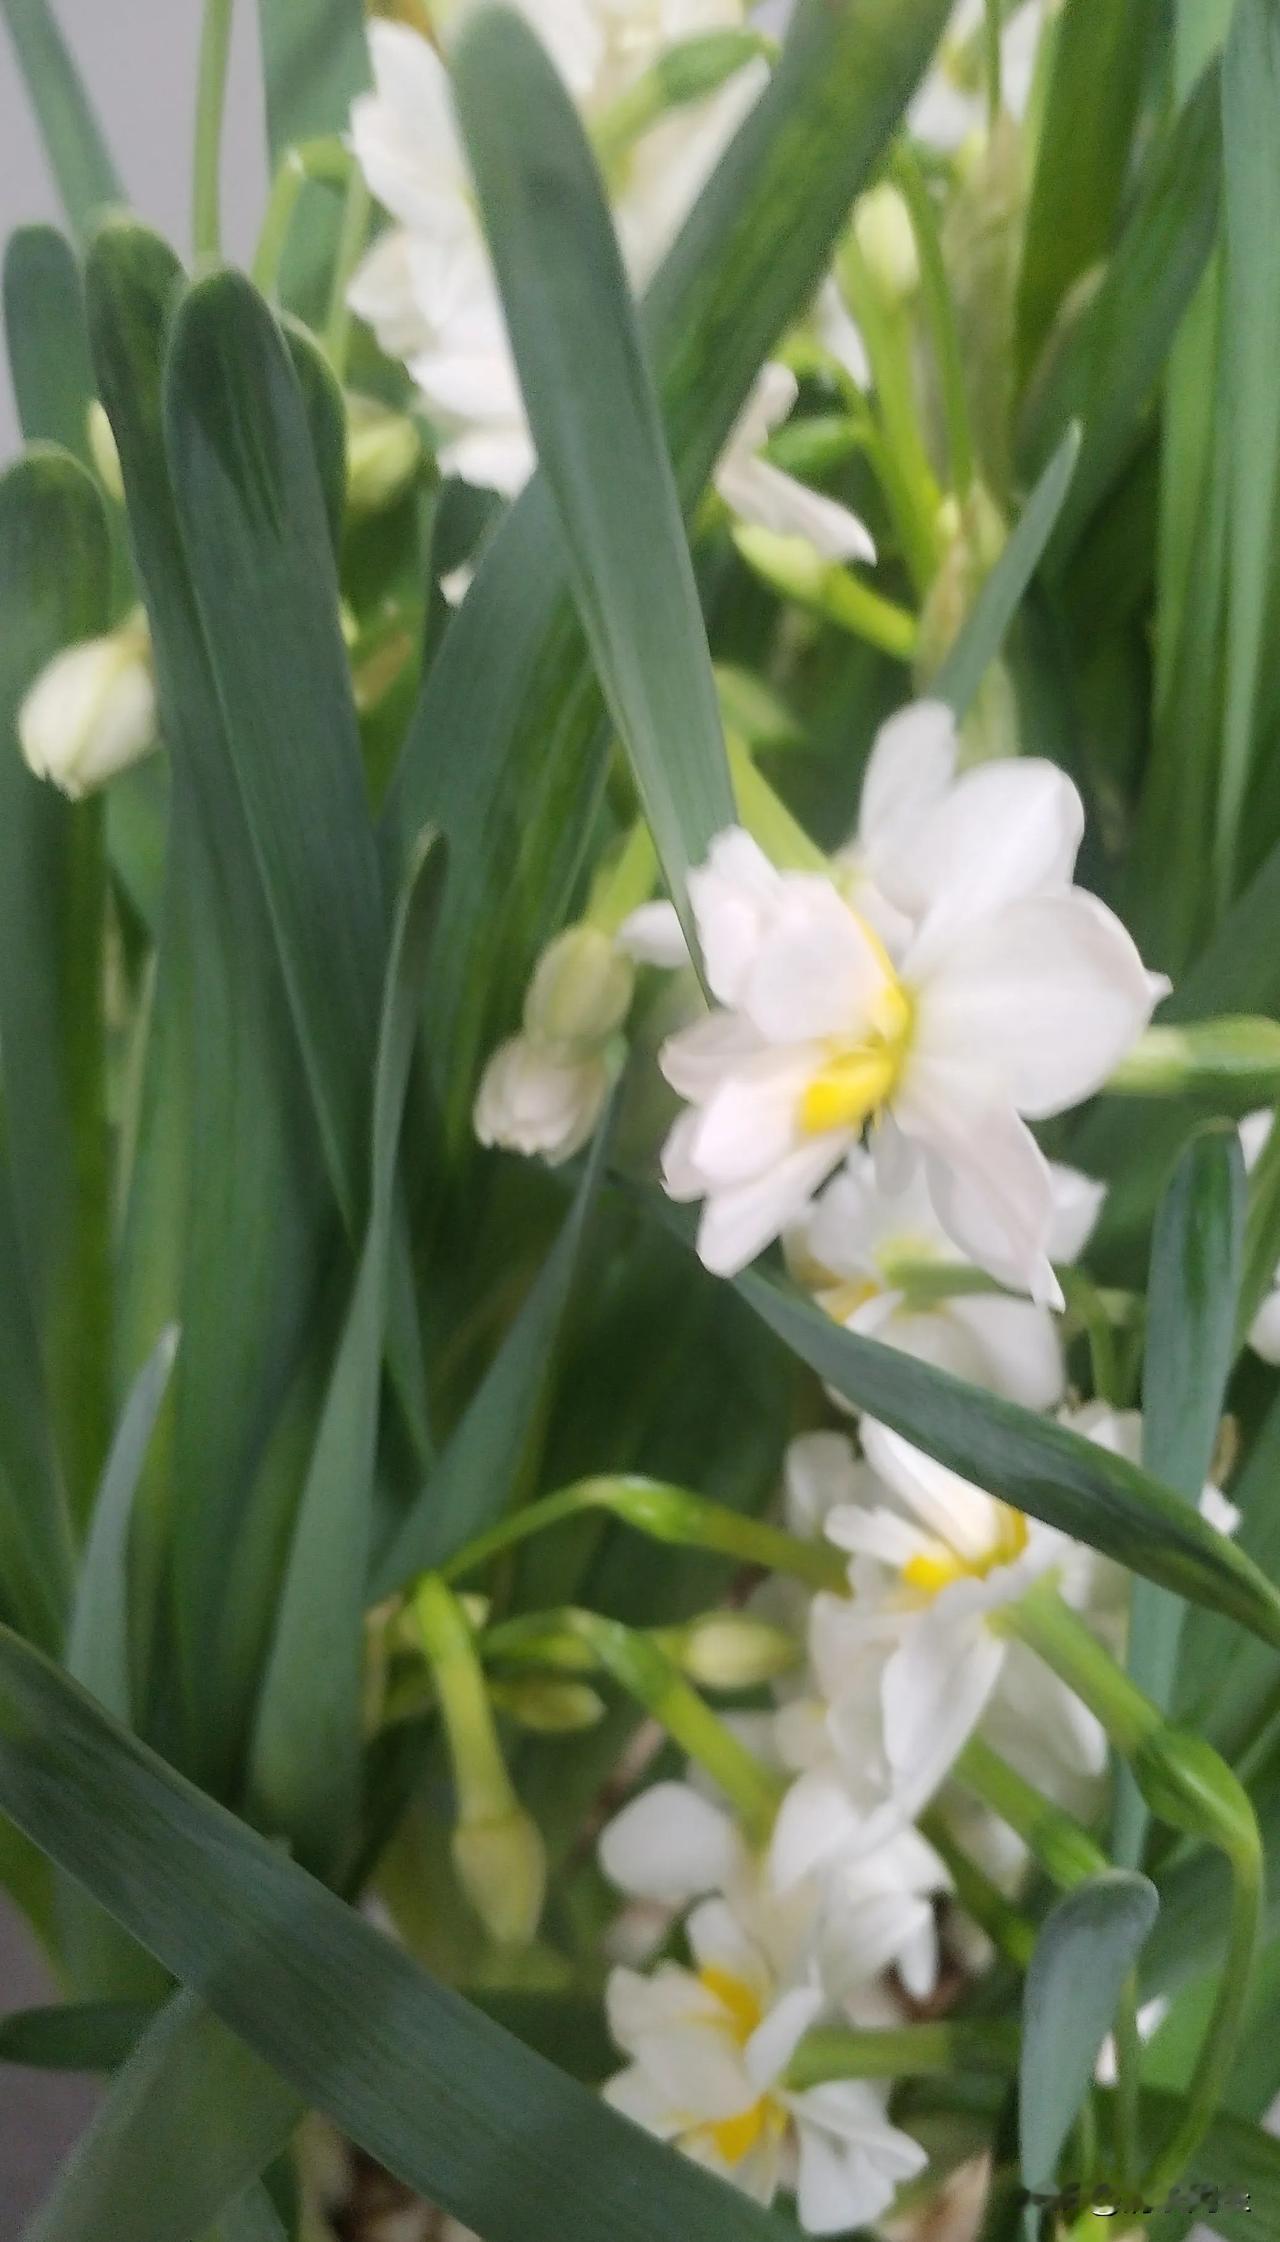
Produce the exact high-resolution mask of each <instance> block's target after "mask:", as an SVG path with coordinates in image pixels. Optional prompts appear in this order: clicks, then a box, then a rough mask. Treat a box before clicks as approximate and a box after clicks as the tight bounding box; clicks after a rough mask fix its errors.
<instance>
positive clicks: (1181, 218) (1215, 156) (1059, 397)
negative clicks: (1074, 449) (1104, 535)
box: [1019, 69, 1221, 560]
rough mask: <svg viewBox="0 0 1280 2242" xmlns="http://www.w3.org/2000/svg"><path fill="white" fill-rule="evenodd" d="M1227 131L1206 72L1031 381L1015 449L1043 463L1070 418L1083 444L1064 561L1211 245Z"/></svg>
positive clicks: (1065, 528)
mask: <svg viewBox="0 0 1280 2242" xmlns="http://www.w3.org/2000/svg"><path fill="white" fill-rule="evenodd" d="M1220 170H1221V134H1220V128H1219V118H1218V84H1217V72H1216V69H1215V70H1210V71H1208V72H1206V74H1205V76H1204V78H1203V79H1202V81H1201V83H1200V85H1199V87H1198V88H1197V90H1196V92H1195V93H1194V94H1193V95H1192V97H1191V99H1190V100H1189V101H1188V103H1187V105H1186V107H1185V109H1184V110H1183V111H1182V114H1181V116H1180V117H1179V118H1178V120H1177V122H1176V123H1175V125H1174V127H1173V129H1172V131H1171V132H1169V133H1168V134H1167V136H1166V137H1165V138H1164V139H1163V140H1162V141H1161V142H1160V143H1159V144H1158V145H1157V147H1156V148H1155V149H1154V151H1153V153H1152V155H1151V157H1150V158H1149V159H1148V163H1147V167H1146V172H1145V175H1144V179H1143V183H1142V189H1141V192H1140V194H1139V196H1138V198H1137V201H1136V203H1135V206H1134V208H1133V211H1132V214H1131V215H1130V217H1129V220H1128V223H1127V225H1126V226H1125V228H1124V231H1123V233H1122V234H1121V236H1120V239H1119V241H1118V243H1117V245H1116V250H1115V254H1114V256H1113V257H1112V259H1111V261H1110V263H1109V265H1108V266H1107V269H1106V272H1105V274H1104V276H1103V278H1102V280H1101V282H1100V284H1099V287H1098V290H1097V293H1096V295H1095V296H1094V298H1093V300H1092V302H1091V303H1090V304H1089V306H1088V308H1087V309H1086V310H1085V311H1084V312H1083V313H1082V314H1081V316H1080V318H1079V320H1078V323H1077V324H1076V325H1075V326H1074V327H1073V328H1072V329H1071V330H1070V331H1069V332H1068V333H1067V334H1066V335H1065V337H1064V338H1063V339H1062V341H1061V344H1060V346H1059V348H1058V349H1057V351H1056V352H1055V353H1053V354H1052V361H1051V363H1050V364H1049V365H1048V366H1047V367H1046V368H1045V369H1043V370H1042V372H1041V374H1040V375H1039V376H1038V377H1037V379H1036V381H1035V382H1033V384H1032V387H1031V391H1030V393H1029V395H1028V400H1027V408H1026V412H1025V415H1024V427H1023V431H1022V436H1021V441H1020V447H1019V448H1020V453H1021V455H1022V457H1023V460H1024V463H1027V464H1030V465H1031V466H1033V467H1036V468H1038V467H1039V466H1040V465H1041V464H1042V463H1043V462H1044V460H1045V459H1046V458H1047V456H1048V454H1049V452H1050V450H1051V449H1052V448H1053V447H1054V446H1056V445H1057V443H1058V442H1059V441H1060V440H1061V435H1062V431H1063V430H1064V429H1065V428H1066V426H1067V423H1068V422H1069V421H1071V420H1079V421H1080V422H1081V423H1082V424H1083V427H1084V444H1083V447H1082V450H1081V453H1080V462H1079V465H1078V467H1077V469H1076V473H1075V478H1074V480H1073V482H1072V486H1071V491H1070V494H1069V496H1068V498H1067V501H1066V504H1065V505H1064V507H1063V509H1062V513H1061V515H1060V517H1059V520H1058V526H1057V530H1056V532H1055V535H1054V540H1053V545H1052V547H1051V557H1052V558H1054V559H1055V560H1061V559H1065V558H1066V557H1067V555H1068V554H1069V553H1070V550H1071V547H1072V545H1073V543H1074V542H1075V540H1076V539H1077V538H1078V536H1079V534H1080V531H1081V530H1082V529H1083V527H1084V525H1085V523H1086V522H1087V521H1088V519H1089V516H1090V515H1091V514H1092V513H1093V511H1094V509H1095V507H1096V506H1097V505H1098V503H1099V501H1100V499H1101V498H1102V497H1103V495H1104V493H1105V492H1106V490H1107V489H1108V487H1109V485H1110V484H1111V483H1112V482H1113V481H1114V480H1115V478H1116V476H1117V475H1118V473H1119V472H1120V470H1121V469H1122V468H1123V467H1124V465H1125V464H1126V462H1127V460H1128V459H1129V457H1130V455H1131V453H1132V451H1133V449H1134V447H1135V444H1136V442H1137V440H1138V437H1139V434H1140V432H1141V428H1142V423H1143V415H1144V412H1145V409H1146V407H1147V405H1148V403H1149V400H1150V398H1151V395H1152V391H1153V390H1154V388H1155V386H1156V382H1157V380H1158V377H1159V374H1160V369H1161V367H1162V366H1163V364H1164V362H1165V359H1166V357H1167V355H1168V352H1169V348H1170V345H1171V343H1172V341H1173V337H1174V335H1175V333H1176V331H1177V328H1178V323H1179V321H1180V320H1181V317H1182V314H1183V312H1184V311H1185V310H1186V307H1187V305H1188V303H1189V302H1190V300H1191V297H1192V295H1193V294H1194V291H1195V288H1196V284H1197V282H1198V281H1199V278H1200V275H1201V273H1202V272H1203V270H1204V267H1205V263H1206V261H1207V259H1208V256H1209V252H1210V249H1211V248H1212V246H1213V240H1214V234H1215V229H1216V226H1217V217H1218V189H1219V175H1220Z"/></svg>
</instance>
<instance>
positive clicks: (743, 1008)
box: [661, 723, 1168, 1306]
mask: <svg viewBox="0 0 1280 2242" xmlns="http://www.w3.org/2000/svg"><path fill="white" fill-rule="evenodd" d="M894 744H895V748H896V747H901V746H903V745H905V747H906V749H907V752H906V753H905V754H898V753H896V752H895V753H892V754H891V753H890V752H888V751H884V750H882V753H881V755H880V756H878V757H877V760H876V763H875V765H874V766H873V769H872V771H871V773H870V774H869V784H870V787H871V800H870V801H869V802H864V813H863V827H862V830H861V832H860V836H859V842H858V844H857V848H856V851H855V854H854V856H853V858H852V859H851V860H850V862H849V863H848V864H847V866H844V867H841V868H840V872H839V878H840V881H841V884H840V885H838V884H837V878H836V877H825V876H823V875H822V874H815V873H810V872H779V871H778V870H776V869H775V867H774V866H773V865H771V864H770V863H769V862H768V860H767V858H766V857H765V856H764V855H763V853H762V852H761V850H760V849H759V848H758V847H757V846H756V844H755V842H754V841H752V840H751V838H750V836H749V835H748V834H746V833H744V832H743V831H741V830H740V829H739V828H736V827H734V828H731V829H730V830H729V831H727V832H725V833H722V834H721V835H719V836H718V838H717V839H716V840H715V841H714V842H713V843H712V847H711V852H710V856H709V858H708V861H707V863H706V865H705V866H704V867H703V868H702V869H701V870H699V871H696V872H694V873H693V874H692V875H691V876H690V881H689V893H690V900H691V902H692V905H693V910H694V915H695V918H696V921H697V926H698V933H699V938H700V942H701V946H702V951H703V959H704V964H705V969H706V977H707V982H708V985H709V987H710V989H711V992H712V994H713V996H714V998H715V999H716V1009H715V1010H714V1011H713V1012H712V1013H711V1014H710V1016H709V1017H707V1018H704V1019H701V1020H698V1021H696V1022H695V1023H694V1024H693V1025H692V1026H691V1027H689V1028H686V1029H684V1030H683V1031H681V1032H680V1033H679V1034H677V1035H674V1036H672V1037H671V1038H670V1040H669V1041H668V1042H667V1043H666V1044H665V1045H664V1047H663V1050H662V1053H661V1065H662V1069H663V1072H664V1074H665V1075H666V1077H667V1080H668V1082H669V1083H670V1084H671V1086H672V1088H673V1089H674V1090H675V1091H676V1092H677V1093H678V1095H679V1096H680V1097H682V1098H684V1099H685V1100H686V1101H687V1103H688V1111H687V1112H686V1113H684V1114H682V1115H681V1116H680V1118H679V1120H678V1121H677V1122H676V1124H675V1127H674V1128H673V1130H672V1132H671V1135H670V1137H669V1138H668V1141H667V1145H666V1150H665V1153H664V1159H663V1175H664V1181H665V1184H666V1188H667V1190H668V1192H669V1193H670V1195H671V1196H672V1197H673V1198H676V1199H688V1200H693V1199H701V1200H703V1201H704V1207H703V1214H702V1221H701V1226H700V1229H699V1235H698V1250H699V1252H700V1254H701V1256H702V1259H703V1261H704V1262H705V1263H706V1265H707V1267H708V1268H709V1269H712V1270H714V1271H716V1272H717V1273H718V1274H721V1275H726V1276H728V1275H733V1274H735V1273H736V1272H737V1271H738V1270H739V1269H742V1268H744V1267H745V1266H746V1264H747V1263H748V1262H749V1261H751V1260H752V1259H753V1258H754V1256H755V1255H756V1254H757V1253H759V1252H760V1251H761V1250H762V1248H763V1247H764V1246H766V1245H767V1244H768V1243H769V1241H770V1240H771V1239H773V1238H775V1237H777V1236H779V1235H780V1234H781V1233H782V1232H783V1231H784V1230H785V1229H786V1228H787V1227H788V1225H789V1224H790V1223H792V1222H794V1221H796V1220H798V1219H799V1217H800V1216H801V1214H802V1213H803V1212H804V1210H805V1208H806V1206H807V1205H808V1202H809V1200H810V1199H811V1197H812V1195H813V1193H814V1192H815V1191H816V1190H817V1189H818V1188H819V1186H820V1185H821V1184H822V1183H823V1182H824V1181H825V1180H826V1178H827V1177H828V1176H829V1175H830V1174H831V1173H832V1172H833V1170H834V1169H835V1168H837V1167H838V1166H839V1165H840V1163H841V1161H842V1160H844V1159H845V1157H846V1155H847V1154H848V1153H849V1152H850V1151H851V1150H852V1149H853V1147H854V1146H855V1145H856V1144H857V1143H858V1142H859V1140H860V1139H861V1137H862V1135H863V1132H864V1130H867V1129H869V1130H870V1131H871V1144H872V1149H873V1151H874V1153H875V1156H876V1163H877V1174H878V1176H879V1178H880V1180H881V1182H882V1185H883V1186H884V1188H885V1189H887V1190H890V1191H892V1190H893V1189H895V1188H901V1186H902V1185H903V1184H904V1183H905V1181H906V1180H907V1179H908V1177H909V1176H910V1175H911V1174H912V1173H913V1172H914V1168H915V1164H916V1161H917V1160H922V1161H923V1165H924V1174H925V1179H926V1183H927V1186H928V1191H929V1197H930V1200H931V1202H932V1205H933V1209H934V1212H935V1214H936V1216H937V1219H938V1221H939V1223H940V1224H941V1226H942V1228H943V1230H944V1231H945V1232H946V1235H947V1236H948V1237H949V1238H950V1239H951V1241H952V1243H953V1245H955V1246H956V1247H957V1248H958V1249H959V1251H960V1252H961V1253H962V1254H963V1255H965V1256H966V1257H967V1258H968V1259H969V1260H971V1261H973V1262H975V1263H976V1264H977V1266H978V1267H979V1268H982V1269H985V1270H987V1271H988V1272H989V1273H990V1274H991V1275H992V1276H994V1277H997V1278H998V1279H999V1280H1000V1281H1001V1282H1002V1283H1004V1284H1008V1285H1010V1286H1012V1287H1013V1288H1014V1289H1016V1290H1018V1291H1025V1292H1028V1293H1030V1295H1031V1297H1032V1299H1033V1300H1036V1301H1039V1302H1040V1303H1042V1304H1047V1305H1050V1306H1060V1305H1061V1295H1060V1292H1059V1288H1058V1284H1057V1280H1056V1278H1055V1276H1054V1274H1053V1270H1052V1267H1051V1265H1050V1250H1051V1246H1052V1240H1053V1222H1054V1194H1053V1185H1052V1179H1051V1176H1050V1173H1049V1168H1048V1164H1047V1162H1046V1161H1045V1159H1044V1157H1043V1155H1042V1153H1041V1152H1040V1150H1039V1147H1038V1146H1037V1144H1036V1141H1035V1139H1034V1137H1033V1136H1032V1134H1031V1132H1030V1130H1029V1128H1028V1127H1027V1125H1026V1124H1027V1121H1028V1120H1041V1119H1045V1118H1047V1117H1048V1116H1050V1115H1051V1114H1055V1113H1061V1112H1063V1111H1064V1110H1066V1109H1067V1108H1068V1107H1070V1106H1072V1105H1075V1104H1077V1103H1078V1102H1079V1100H1081V1099H1082V1098H1085V1097H1088V1096H1089V1095H1090V1094H1091V1093H1092V1092H1093V1091H1095V1090H1097V1089H1098V1088H1099V1087H1100V1086H1101V1084H1102V1083H1103V1082H1105V1081H1106V1079H1107V1076H1108V1075H1109V1074H1110V1073H1111V1072H1112V1070H1113V1069H1114V1067H1115V1066H1116V1065H1117V1064H1118V1062H1119V1061H1120V1059H1121V1058H1122V1057H1123V1056H1124V1055H1125V1053H1126V1052H1127V1051H1128V1050H1129V1049H1130V1047H1131V1046H1132V1044H1133V1043H1134V1041H1135V1040H1136V1038H1137V1036H1138V1035H1139V1034H1140V1033H1141V1031H1142V1029H1143V1027H1145V1025H1146V1023H1147V1020H1148V1019H1149V1017H1150V1015H1151V1011H1152V1009H1153V1007H1154V1005H1155V1003H1156V1002H1157V1000H1158V998H1159V997H1160V996H1161V995H1162V994H1163V993H1164V992H1165V990H1166V989H1167V986H1168V984H1167V983H1166V982H1165V981H1163V980H1162V979H1160V978H1158V977H1156V976H1153V975H1150V974H1148V973H1147V972H1146V971H1145V970H1144V968H1143V965H1142V961H1141V959H1140V957H1139V956H1138V952H1137V950H1136V949H1135V947H1134V944H1133V942H1132V940H1131V938H1130V936H1129V935H1128V933H1127V932H1126V930H1125V928H1124V927H1123V926H1122V925H1121V923H1120V921H1119V920H1118V919H1117V918H1116V917H1115V916H1114V914H1113V913H1112V912H1110V911H1109V910H1107V909H1106V907H1105V905H1103V904H1102V903H1100V902H1099V901H1098V900H1097V898H1096V897H1094V896H1092V895H1088V894H1086V893H1085V892H1084V891H1083V890H1082V889H1079V888H1075V887H1073V886H1072V885H1071V884H1070V881H1071V871H1072V867H1073V865H1074V862H1075V856H1076V851H1077V849H1078V847H1079V842H1080V833H1081V825H1082V813H1081V807H1080V800H1079V796H1078V795H1077V793H1076V790H1075V788H1074V787H1073V786H1072V784H1071V782H1070V780H1069V779H1067V778H1066V777H1065V776H1064V775H1063V774H1062V773H1061V772H1060V771H1058V770H1056V769H1055V768H1054V767H1053V766H1052V765H1050V764H1047V763H1038V762H1030V761H1027V762H1013V763H998V764H985V765H983V766H982V767H980V768H979V769H976V770H973V771H968V772H965V773H963V774H962V775H961V776H960V777H959V778H958V779H955V780H954V781H953V780H952V779H951V777H950V770H951V768H952V766H951V765H950V764H949V763H948V761H947V757H946V742H945V741H944V740H942V739H941V737H940V734H939V733H938V730H937V727H934V736H933V737H930V736H928V728H927V727H922V726H920V725H919V724H918V723H917V724H916V725H915V726H914V727H913V728H912V730H911V731H910V732H909V733H907V732H906V731H904V730H900V731H899V732H898V734H897V736H896V741H895V743H894ZM922 748H927V749H928V758H927V763H928V767H927V768H926V759H925V757H924V756H923V755H922V752H921V750H922ZM939 748H941V750H942V752H939ZM895 765H897V768H896V769H895V767H894V766H895ZM926 782H927V783H926ZM930 801H931V802H932V808H930V807H928V806H927V805H928V803H929V802H930ZM860 883H861V886H862V888H863V889H864V891H865V895H866V901H867V908H866V909H865V910H864V909H863V908H861V907H859V884H860ZM842 886H843V887H844V890H845V892H842ZM850 894H852V898H853V899H852V900H850ZM877 921H878V922H879V923H878V924H877Z"/></svg>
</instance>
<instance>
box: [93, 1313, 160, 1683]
mask: <svg viewBox="0 0 1280 2242" xmlns="http://www.w3.org/2000/svg"><path fill="white" fill-rule="evenodd" d="M177 1348H178V1333H177V1330H176V1329H174V1328H171V1329H170V1330H168V1331H164V1332H162V1333H161V1335H160V1337H159V1339H158V1340H157V1341H156V1344H155V1347H154V1349H153V1351H152V1353H151V1355H150V1357H149V1359H148V1360H147V1361H146V1362H145V1363H144V1364H143V1367H142V1369H141V1370H140V1371H139V1373H138V1377H137V1379H136V1381H135V1383H134V1387H133V1390H132V1392H131V1393H130V1395H129V1398H128V1400H127V1401H126V1403H125V1406H124V1410H123V1413H122V1415H121V1418H120V1423H119V1425H118V1426H117V1428H116V1435H115V1439H114V1440H113V1441H112V1443H111V1453H110V1455H109V1456H108V1457H107V1464H106V1469H105V1471H104V1472H103V1474H102V1484H101V1486H100V1487H99V1489H98V1495H97V1500H96V1502H95V1503H94V1506H93V1515H92V1517H91V1519H90V1522H89V1535H88V1539H87V1541H86V1543H85V1549H84V1556H83V1558H82V1560H81V1565H80V1579H79V1584H78V1586H77V1589H76V1598H75V1603H74V1605H73V1607H72V1613H71V1626H70V1629H69V1632H68V1635H67V1648H66V1666H67V1671H68V1673H69V1674H72V1675H74V1677H75V1679H76V1680H77V1681H78V1682H83V1684H84V1686H85V1688H86V1689H88V1690H91V1691H92V1693H93V1695H94V1696H95V1697H96V1698H97V1700H98V1702H99V1704H100V1705H105V1707H106V1709H107V1711H108V1712H109V1713H114V1715H115V1717H116V1719H117V1720H119V1721H123V1722H124V1723H125V1725H126V1726H132V1725H133V1690H132V1686H131V1683H130V1676H129V1641H130V1636H129V1529H130V1525H131V1522H132V1519H133V1502H134V1496H135V1495H136V1493H137V1489H138V1481H139V1479H140V1478H141V1476H142V1467H143V1464H144V1463H145V1461H146V1456H147V1450H148V1448H149V1447H150V1445H151V1435H152V1433H153V1432H154V1430H155V1423H156V1418H157V1417H158V1415H159V1413H160V1404H161V1402H162V1401H163V1400H164V1396H165V1391H166V1388H167V1387H168V1383H169V1372H170V1370H171V1369H172V1368H173V1358H174V1355H175V1354H176V1353H177Z"/></svg>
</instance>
